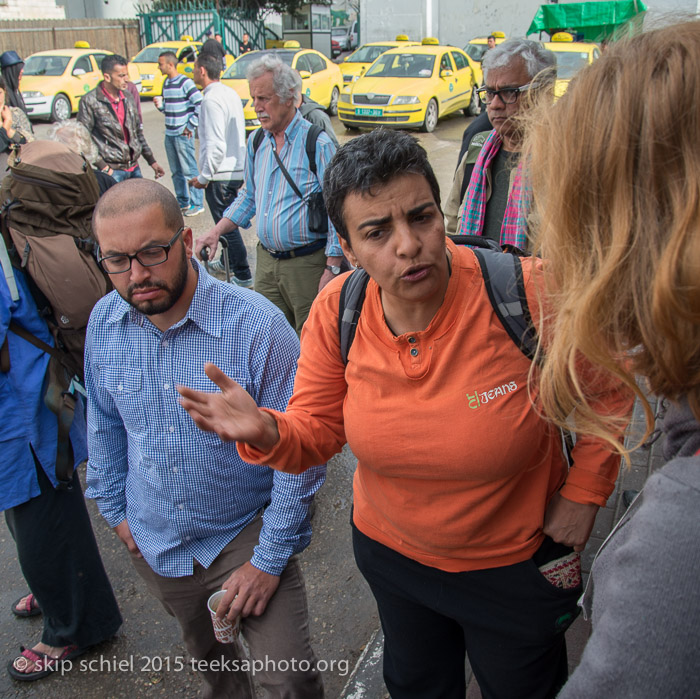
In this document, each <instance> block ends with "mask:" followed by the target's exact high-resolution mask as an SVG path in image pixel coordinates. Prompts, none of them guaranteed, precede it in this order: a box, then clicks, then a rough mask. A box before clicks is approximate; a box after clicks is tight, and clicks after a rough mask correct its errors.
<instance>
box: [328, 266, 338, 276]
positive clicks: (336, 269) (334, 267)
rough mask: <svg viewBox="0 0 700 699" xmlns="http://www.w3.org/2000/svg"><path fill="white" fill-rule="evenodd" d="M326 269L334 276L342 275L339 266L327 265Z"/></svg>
mask: <svg viewBox="0 0 700 699" xmlns="http://www.w3.org/2000/svg"><path fill="white" fill-rule="evenodd" d="M326 269H327V270H328V271H329V272H333V274H340V267H338V265H326Z"/></svg>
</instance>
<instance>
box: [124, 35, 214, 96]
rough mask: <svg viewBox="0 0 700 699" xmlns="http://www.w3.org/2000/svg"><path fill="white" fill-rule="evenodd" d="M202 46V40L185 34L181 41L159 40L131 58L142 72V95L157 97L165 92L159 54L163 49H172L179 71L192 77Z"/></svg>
mask: <svg viewBox="0 0 700 699" xmlns="http://www.w3.org/2000/svg"><path fill="white" fill-rule="evenodd" d="M201 48H202V42H201V41H194V40H193V39H192V37H191V36H183V37H181V39H180V41H158V42H156V43H155V44H149V45H148V46H146V48H144V49H141V50H140V51H139V52H138V53H137V54H136V55H135V56H134V57H133V58H132V59H131V62H132V63H134V64H136V67H137V68H138V69H139V73H140V74H141V96H142V97H155V96H156V95H161V94H163V83H164V82H165V76H164V75H163V74H162V73H161V72H160V70H159V69H158V56H160V54H161V53H163V51H172V52H173V53H174V54H175V55H176V56H177V70H178V72H180V73H182V74H183V75H186V76H187V77H189V78H191V77H192V69H193V68H194V59H195V58H197V54H198V53H199V50H200V49H201Z"/></svg>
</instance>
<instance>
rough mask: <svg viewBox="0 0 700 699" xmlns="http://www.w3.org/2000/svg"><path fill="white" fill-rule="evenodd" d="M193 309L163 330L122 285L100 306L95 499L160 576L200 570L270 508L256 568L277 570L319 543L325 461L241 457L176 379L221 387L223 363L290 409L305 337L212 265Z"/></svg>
mask: <svg viewBox="0 0 700 699" xmlns="http://www.w3.org/2000/svg"><path fill="white" fill-rule="evenodd" d="M192 264H193V265H194V266H195V267H196V268H197V271H198V275H199V279H198V282H197V288H196V291H195V294H194V297H193V299H192V303H191V305H190V308H189V310H188V312H187V315H186V316H185V317H184V318H183V319H182V320H181V321H180V322H179V323H177V324H175V325H174V326H172V327H171V328H169V329H168V330H167V331H166V332H161V331H160V330H158V328H156V327H155V326H154V325H153V324H152V323H151V322H150V321H149V320H148V318H146V316H144V315H143V314H141V313H140V312H138V311H137V310H135V309H134V308H132V307H131V306H129V304H128V303H126V301H124V300H123V299H122V298H121V297H120V296H119V295H118V294H117V293H116V292H112V293H111V294H109V295H107V296H106V297H105V298H103V299H102V300H101V301H100V302H99V303H98V304H97V305H96V306H95V309H94V310H93V313H92V316H91V318H90V324H89V326H88V333H87V340H86V348H85V366H86V377H85V378H86V387H87V390H88V448H89V454H90V460H89V463H88V470H87V484H88V488H87V491H86V496H87V497H91V498H95V500H96V501H97V504H98V506H99V509H100V512H101V513H102V515H103V516H104V518H105V519H106V520H107V523H108V524H109V525H110V526H111V527H115V526H116V525H117V524H119V523H120V522H122V521H123V520H124V519H125V518H126V520H127V521H128V523H129V527H130V529H131V533H132V535H133V537H134V540H135V542H136V544H137V546H138V547H139V550H140V551H141V553H142V554H143V556H144V558H145V559H146V561H147V562H148V563H149V565H150V566H151V567H152V568H153V570H155V571H156V573H158V574H159V575H163V576H165V577H180V576H185V575H190V574H192V571H193V562H194V561H195V560H196V561H198V562H199V563H201V564H202V565H203V566H204V567H208V566H209V565H210V564H211V563H212V561H214V559H215V558H216V557H217V556H218V555H219V553H220V552H221V550H222V549H223V548H224V546H226V544H228V543H229V542H230V541H231V540H232V539H233V538H235V536H236V535H237V534H238V533H239V532H240V531H241V530H242V529H243V528H244V527H245V526H246V525H247V524H248V523H250V522H251V521H252V520H253V519H254V518H255V516H256V515H257V514H258V512H259V511H260V510H261V509H262V508H263V507H266V506H267V507H266V509H265V512H264V515H263V528H262V531H261V534H260V543H259V544H258V545H257V546H256V547H255V551H254V554H253V557H252V559H251V563H252V564H253V565H254V566H255V567H257V568H259V569H260V570H263V571H265V572H267V573H270V574H272V575H279V574H280V573H281V572H282V571H283V570H284V568H285V566H286V564H287V561H288V559H289V557H290V556H291V555H293V554H294V553H298V552H300V551H302V550H303V549H304V548H305V547H306V546H307V545H308V543H309V540H310V538H311V527H310V525H309V521H308V504H309V502H310V500H311V498H312V496H313V494H314V493H315V492H316V491H317V490H318V488H319V487H320V486H321V485H322V483H323V481H324V479H325V466H316V467H313V468H311V469H309V470H308V471H306V472H305V473H303V474H301V475H300V476H293V475H289V474H284V473H280V472H277V471H273V470H272V469H270V468H268V467H263V468H261V467H259V466H254V465H251V464H247V463H246V462H244V461H243V460H242V459H241V458H240V457H239V456H238V452H237V451H236V446H235V443H234V442H230V443H226V442H222V441H221V440H220V439H219V437H218V436H216V435H214V434H209V433H207V432H203V431H201V430H199V429H198V428H197V427H196V425H195V424H194V422H193V421H192V419H191V418H190V416H189V415H188V414H187V412H186V411H185V410H184V409H183V408H182V407H181V406H180V404H179V402H178V395H179V394H178V393H177V390H176V388H175V387H176V386H177V385H178V384H183V385H186V386H190V387H192V388H196V389H199V390H206V391H214V390H218V389H217V387H216V386H215V384H213V383H212V382H211V381H210V380H209V379H208V378H207V376H206V375H205V374H204V363H205V362H208V361H209V362H214V363H215V364H216V365H217V366H219V367H220V368H221V369H222V370H223V371H224V372H225V373H226V374H227V375H228V376H230V377H232V378H234V379H235V380H236V381H238V383H240V384H241V385H242V386H243V388H245V389H246V391H248V393H250V395H251V396H252V397H253V398H254V399H255V400H256V402H257V403H258V405H260V406H265V407H270V408H274V409H276V410H284V409H285V407H286V405H287V401H288V399H289V397H290V395H291V393H292V386H293V381H294V373H295V369H296V360H297V357H298V353H299V343H298V340H297V337H296V334H295V333H294V330H293V329H292V328H291V327H290V326H289V324H288V323H287V321H286V320H285V318H284V316H283V315H282V314H281V313H280V312H279V311H278V310H277V309H276V308H275V307H274V306H273V305H272V304H271V303H269V302H268V301H267V300H266V299H265V298H263V297H262V296H260V295H259V294H256V293H255V292H251V291H248V290H246V289H240V288H239V287H236V286H233V285H230V284H224V283H222V282H219V281H217V280H215V279H213V278H212V277H210V276H209V275H208V274H206V273H205V272H203V270H202V268H201V267H200V266H199V264H198V263H196V262H194V261H192Z"/></svg>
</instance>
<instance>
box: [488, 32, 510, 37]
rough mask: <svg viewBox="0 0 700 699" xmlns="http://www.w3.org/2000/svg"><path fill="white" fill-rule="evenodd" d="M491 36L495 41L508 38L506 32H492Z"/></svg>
mask: <svg viewBox="0 0 700 699" xmlns="http://www.w3.org/2000/svg"><path fill="white" fill-rule="evenodd" d="M491 36H492V37H493V38H494V39H505V38H506V34H505V32H491Z"/></svg>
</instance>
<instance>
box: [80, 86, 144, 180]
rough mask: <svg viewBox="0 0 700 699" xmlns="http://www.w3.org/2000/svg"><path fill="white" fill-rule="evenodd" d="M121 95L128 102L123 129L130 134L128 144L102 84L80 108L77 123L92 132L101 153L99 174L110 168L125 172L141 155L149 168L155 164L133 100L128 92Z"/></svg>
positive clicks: (97, 163)
mask: <svg viewBox="0 0 700 699" xmlns="http://www.w3.org/2000/svg"><path fill="white" fill-rule="evenodd" d="M122 94H123V95H124V96H125V98H126V119H125V121H124V128H125V129H126V130H127V131H128V133H129V143H128V144H127V143H126V141H125V140H124V134H123V133H122V127H121V125H120V124H119V119H117V115H116V113H115V111H114V108H113V107H112V105H111V104H110V102H109V100H108V99H107V97H106V96H105V94H104V93H103V92H102V82H100V83H98V85H97V87H96V88H95V89H94V90H90V92H88V93H87V94H86V95H84V96H83V98H82V99H81V100H80V105H79V106H78V121H79V122H80V123H81V124H83V126H85V128H86V129H87V130H88V131H89V132H90V135H91V136H92V140H93V141H94V143H95V145H96V146H97V150H98V152H99V158H98V160H97V162H96V163H95V166H96V167H97V168H98V169H99V170H104V168H105V167H107V166H109V167H111V168H112V169H113V170H124V169H126V168H128V167H132V166H133V165H136V164H137V161H138V159H139V157H140V156H142V155H143V157H144V158H145V159H146V162H147V163H148V164H149V165H153V163H155V162H156V159H155V158H154V157H153V152H152V151H151V149H150V147H149V145H148V143H146V138H145V136H144V135H143V129H142V128H141V120H140V119H139V114H138V110H137V109H136V103H135V102H134V98H133V97H132V96H131V94H130V93H129V92H128V91H126V90H124V91H123V92H122Z"/></svg>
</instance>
